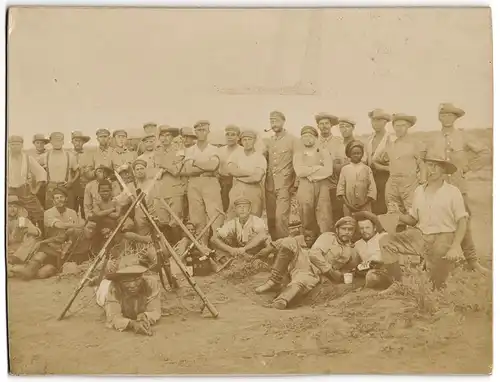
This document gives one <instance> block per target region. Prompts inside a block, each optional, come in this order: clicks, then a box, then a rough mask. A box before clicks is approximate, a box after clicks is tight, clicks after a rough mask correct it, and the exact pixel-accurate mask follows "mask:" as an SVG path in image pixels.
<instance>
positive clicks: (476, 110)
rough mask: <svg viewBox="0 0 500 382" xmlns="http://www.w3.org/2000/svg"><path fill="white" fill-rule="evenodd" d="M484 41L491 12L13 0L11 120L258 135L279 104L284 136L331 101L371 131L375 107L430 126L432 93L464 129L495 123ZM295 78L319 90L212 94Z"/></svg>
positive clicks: (20, 125)
mask: <svg viewBox="0 0 500 382" xmlns="http://www.w3.org/2000/svg"><path fill="white" fill-rule="evenodd" d="M308 36H309V40H308ZM491 39H492V37H491V18H490V11H489V9H487V8H469V9H458V8H449V9H434V8H426V9H409V8H398V9H328V10H316V11H307V10H285V11H283V10H216V9H214V10H168V9H130V8H129V9H68V8H66V9H64V8H61V9H50V8H45V9H42V8H33V9H29V8H21V9H20V8H18V9H11V14H10V18H9V38H8V113H9V114H8V128H9V133H11V134H12V133H16V134H21V135H23V136H24V138H25V140H28V141H29V142H30V141H31V137H32V135H33V134H35V133H45V134H47V135H48V134H49V133H50V132H51V131H56V130H59V131H62V132H64V133H66V134H67V135H68V137H69V135H70V132H71V131H72V130H83V131H84V132H85V133H87V134H89V135H91V137H92V138H93V141H94V139H95V131H96V129H98V128H108V129H110V130H114V129H117V128H126V129H140V128H141V126H142V123H144V122H147V121H154V122H157V123H167V124H170V125H173V126H177V127H180V126H187V125H191V126H192V124H193V123H194V122H195V121H196V120H198V119H209V120H210V121H211V123H212V126H213V127H212V128H213V129H215V130H217V129H222V128H223V127H224V126H225V125H227V124H229V123H236V124H239V125H241V126H243V127H248V128H252V129H255V130H256V131H258V132H259V133H260V132H262V130H263V129H264V128H267V127H268V125H269V122H268V118H269V112H270V111H271V110H274V109H277V110H281V111H283V112H284V113H285V115H286V116H287V128H288V129H289V130H291V131H293V132H298V131H299V130H300V128H301V127H302V126H303V125H306V124H314V114H315V113H317V112H321V111H327V112H331V113H333V114H335V115H338V116H348V117H351V118H353V119H354V120H356V121H357V123H358V125H357V128H356V129H357V131H358V133H359V134H366V133H368V132H370V123H369V120H368V117H367V113H368V111H370V110H371V109H373V108H377V107H380V108H384V109H386V110H387V111H388V112H391V113H393V112H405V113H408V114H414V115H416V116H417V117H418V122H417V125H416V127H415V130H432V129H437V128H438V123H437V119H436V118H437V116H436V114H437V109H438V105H439V103H441V102H452V103H454V104H456V105H457V106H460V107H462V108H464V109H465V110H466V112H467V114H466V116H465V117H464V118H462V119H461V120H460V124H459V127H464V128H476V127H491V126H492V119H493V116H492V113H493V111H492V110H493V105H492V102H493V99H492V92H493V82H492V62H491V61H492V42H491ZM308 41H309V42H308ZM306 47H307V48H308V50H307V51H306ZM306 52H307V54H306ZM304 57H307V59H305V60H304ZM301 79H302V80H303V81H306V82H307V81H312V82H313V85H312V87H314V88H315V90H316V94H315V95H312V96H310V95H309V96H294V95H279V94H267V95H222V94H219V93H218V92H217V89H221V88H240V87H252V86H269V87H278V86H280V85H283V86H292V85H294V84H295V83H297V82H298V81H300V80H301ZM334 130H336V129H334ZM336 133H337V132H336ZM337 134H338V133H337ZM29 145H30V144H28V145H26V146H29Z"/></svg>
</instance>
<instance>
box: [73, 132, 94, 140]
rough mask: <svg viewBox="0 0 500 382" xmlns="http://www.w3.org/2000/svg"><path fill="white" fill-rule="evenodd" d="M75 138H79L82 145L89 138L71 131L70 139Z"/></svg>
mask: <svg viewBox="0 0 500 382" xmlns="http://www.w3.org/2000/svg"><path fill="white" fill-rule="evenodd" d="M75 138H80V139H81V140H82V141H83V143H87V142H88V141H90V137H89V136H88V135H83V133H82V132H81V131H73V132H72V133H71V139H72V140H73V139H75Z"/></svg>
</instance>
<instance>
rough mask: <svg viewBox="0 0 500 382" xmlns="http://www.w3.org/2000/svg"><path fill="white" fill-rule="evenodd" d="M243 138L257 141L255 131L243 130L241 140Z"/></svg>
mask: <svg viewBox="0 0 500 382" xmlns="http://www.w3.org/2000/svg"><path fill="white" fill-rule="evenodd" d="M242 138H253V139H257V133H256V132H255V131H253V130H243V131H242V132H241V134H240V139H242Z"/></svg>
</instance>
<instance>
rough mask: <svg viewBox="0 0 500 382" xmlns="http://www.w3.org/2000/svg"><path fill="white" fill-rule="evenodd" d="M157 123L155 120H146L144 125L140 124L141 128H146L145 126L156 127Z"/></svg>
mask: <svg viewBox="0 0 500 382" xmlns="http://www.w3.org/2000/svg"><path fill="white" fill-rule="evenodd" d="M157 126H158V124H157V123H156V122H146V123H145V124H144V125H142V128H143V129H146V128H147V127H157Z"/></svg>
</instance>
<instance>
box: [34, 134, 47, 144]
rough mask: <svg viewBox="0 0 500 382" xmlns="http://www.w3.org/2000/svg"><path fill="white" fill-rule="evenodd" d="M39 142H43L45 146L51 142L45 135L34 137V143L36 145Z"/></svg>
mask: <svg viewBox="0 0 500 382" xmlns="http://www.w3.org/2000/svg"><path fill="white" fill-rule="evenodd" d="M37 141H43V142H44V143H45V144H47V143H49V142H50V140H49V139H48V138H47V137H46V136H45V135H44V134H35V135H33V143H35V142H37Z"/></svg>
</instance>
